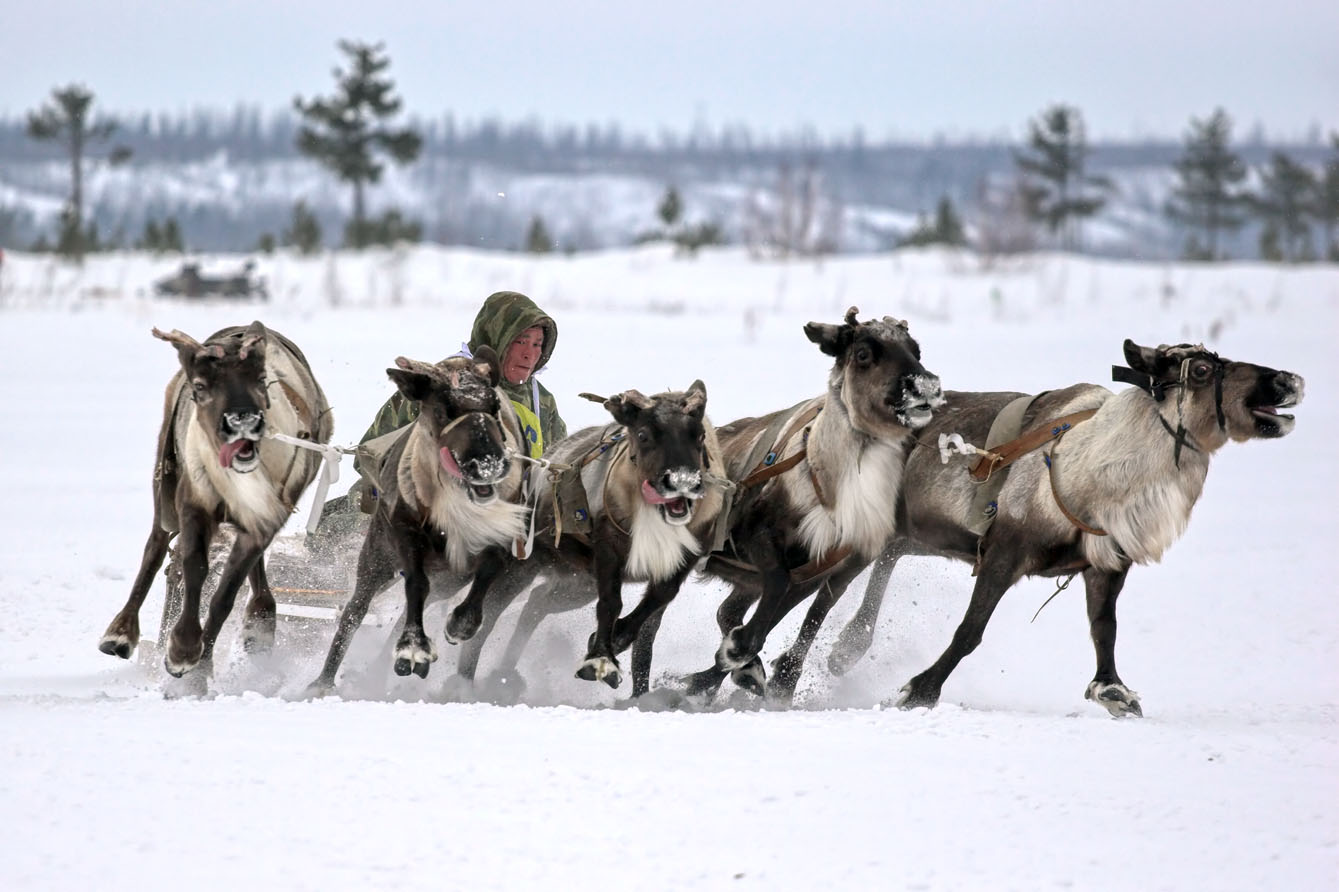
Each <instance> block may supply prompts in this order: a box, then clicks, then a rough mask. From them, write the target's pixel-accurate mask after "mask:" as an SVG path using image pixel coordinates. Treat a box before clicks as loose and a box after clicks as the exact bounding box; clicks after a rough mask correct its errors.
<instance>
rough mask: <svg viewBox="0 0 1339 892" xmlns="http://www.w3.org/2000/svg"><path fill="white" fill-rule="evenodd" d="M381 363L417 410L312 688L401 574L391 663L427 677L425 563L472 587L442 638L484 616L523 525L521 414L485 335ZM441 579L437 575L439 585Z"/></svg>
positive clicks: (457, 636) (432, 653)
mask: <svg viewBox="0 0 1339 892" xmlns="http://www.w3.org/2000/svg"><path fill="white" fill-rule="evenodd" d="M395 363H396V368H393V369H387V370H386V373H387V374H388V375H389V376H390V377H391V380H392V381H394V382H395V386H396V387H397V388H399V390H400V392H401V393H402V394H404V395H405V396H406V397H407V398H409V399H411V400H414V401H416V402H418V403H419V404H420V406H421V411H420V413H419V416H418V418H417V419H416V420H415V422H414V423H413V424H411V425H409V426H408V427H406V428H405V429H404V430H403V431H402V432H401V433H400V435H399V438H398V439H396V440H395V442H394V445H393V446H391V447H390V449H389V451H388V452H387V453H386V455H385V456H384V458H383V459H382V460H381V463H380V471H379V473H378V475H377V479H378V481H379V485H378V486H377V491H378V498H377V507H376V511H375V513H374V514H373V515H372V522H371V525H370V526H369V527H368V530H367V536H366V538H365V539H364V541H363V546H362V550H361V551H360V553H359V555H358V571H357V581H356V583H355V586H354V591H353V595H352V597H350V599H349V602H348V603H347V604H345V605H344V609H343V610H342V611H340V615H339V620H338V621H337V623H336V625H335V635H334V638H333V640H332V641H331V642H330V650H329V652H328V654H327V655H326V660H325V665H324V667H323V668H322V670H321V674H320V676H319V677H318V678H317V679H316V680H315V681H314V682H313V683H312V685H311V686H310V688H309V692H310V693H312V694H314V695H319V694H324V693H327V692H329V691H330V690H331V689H333V687H334V683H335V674H336V673H337V672H338V671H339V666H340V663H341V662H343V660H344V654H345V652H346V651H347V650H348V647H349V643H350V641H351V639H352V637H353V633H354V632H355V631H356V630H357V629H358V626H359V625H360V624H361V623H362V621H363V618H364V617H365V616H366V615H367V609H368V606H369V605H370V604H371V602H372V599H373V598H374V597H375V596H376V595H377V594H378V593H380V592H381V591H384V590H385V589H386V588H388V587H389V586H390V585H391V583H392V582H393V581H394V580H395V574H396V571H397V570H399V571H400V572H401V573H403V574H404V586H405V620H404V631H403V633H402V634H401V635H400V638H399V641H398V643H397V644H396V647H395V654H394V660H395V662H394V668H395V672H396V674H397V675H409V674H410V673H413V674H414V675H417V676H419V677H420V678H426V677H427V674H428V667H429V666H430V665H431V664H432V663H433V662H434V661H435V660H436V659H437V649H436V648H435V647H434V646H433V644H432V642H431V641H430V640H429V639H428V637H427V635H425V634H424V632H423V607H424V604H425V602H426V600H427V598H428V594H429V589H430V587H431V586H430V582H429V575H430V574H431V575H433V576H435V577H438V578H439V580H446V581H447V582H448V583H453V582H460V581H463V580H466V579H468V578H469V577H470V576H473V583H472V585H471V588H470V592H469V594H468V596H467V597H466V599H465V600H464V602H462V603H461V604H460V605H459V606H458V607H456V609H455V610H454V611H453V612H452V614H451V616H450V618H449V620H448V622H447V625H446V636H447V640H448V641H455V640H463V639H465V638H469V637H470V636H471V635H473V634H474V632H475V630H476V629H477V628H478V626H479V622H480V615H481V611H482V606H481V605H482V603H483V598H484V595H485V593H486V592H487V591H488V587H489V586H490V585H491V584H492V581H493V579H494V577H496V576H497V574H498V572H499V571H501V570H502V569H503V566H504V562H505V560H506V555H507V552H508V550H509V549H510V548H512V547H514V545H515V543H516V542H517V540H518V539H521V540H523V539H524V536H525V520H526V510H525V505H524V504H523V502H522V500H521V484H522V477H523V473H522V468H521V464H520V463H519V462H515V461H513V460H512V456H513V455H515V454H522V453H523V449H522V445H521V444H522V440H521V428H520V424H519V423H518V422H517V420H516V414H515V412H514V411H513V409H512V408H511V401H510V400H509V399H508V398H507V396H506V394H505V393H503V392H502V391H501V390H499V389H498V382H499V381H500V375H501V368H502V366H501V363H500V362H499V361H498V358H497V354H496V353H494V351H493V350H492V349H491V348H489V347H480V348H479V349H478V350H477V351H476V352H475V354H474V356H473V357H472V358H469V357H451V358H449V359H444V360H442V361H441V362H439V363H437V364H436V365H432V364H429V363H425V362H417V361H414V360H409V359H405V358H404V357H400V358H398V359H396V360H395ZM438 587H439V588H442V587H443V586H442V585H439V586H438Z"/></svg>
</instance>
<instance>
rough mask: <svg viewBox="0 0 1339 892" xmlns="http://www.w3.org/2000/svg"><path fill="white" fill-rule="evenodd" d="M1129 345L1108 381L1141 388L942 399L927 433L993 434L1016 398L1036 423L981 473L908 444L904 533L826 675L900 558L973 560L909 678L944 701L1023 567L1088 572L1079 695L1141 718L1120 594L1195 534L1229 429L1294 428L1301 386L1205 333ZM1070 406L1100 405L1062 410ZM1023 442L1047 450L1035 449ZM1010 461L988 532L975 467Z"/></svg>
mask: <svg viewBox="0 0 1339 892" xmlns="http://www.w3.org/2000/svg"><path fill="white" fill-rule="evenodd" d="M1124 352H1125V360H1126V362H1127V363H1128V364H1129V368H1128V369H1123V368H1119V367H1116V368H1114V369H1113V377H1114V378H1115V379H1116V380H1118V381H1124V382H1126V383H1133V384H1135V385H1137V386H1136V387H1134V388H1132V389H1129V390H1125V391H1122V392H1120V393H1116V394H1112V393H1111V391H1109V390H1107V389H1106V388H1104V387H1098V386H1096V385H1091V384H1080V385H1075V386H1073V387H1068V388H1065V389H1063V390H1056V391H1048V392H1046V393H1042V394H1040V395H1038V396H1037V397H1035V398H1029V397H1025V396H1024V395H1023V394H1017V393H954V392H951V391H950V392H949V393H948V394H947V395H946V396H947V408H946V411H945V412H944V413H942V414H941V415H940V416H939V417H938V418H937V419H936V420H935V422H934V423H933V424H932V425H930V426H929V427H928V428H927V429H926V431H925V432H924V435H925V436H926V438H927V439H928V438H929V437H933V436H935V435H936V434H949V433H958V434H960V435H961V436H962V437H964V438H966V439H967V440H969V441H971V442H977V443H985V442H986V441H987V437H988V432H989V431H990V430H991V428H992V423H993V421H994V419H995V418H996V417H997V416H998V415H999V414H1000V412H1001V410H1002V409H1004V408H1005V407H1006V406H1008V405H1010V404H1011V403H1015V400H1020V402H1018V403H1016V405H1019V406H1023V405H1026V406H1027V409H1026V412H1025V414H1024V416H1023V423H1022V425H1021V426H1020V427H1019V428H1017V429H1020V430H1029V429H1031V431H1032V432H1033V433H1032V434H1031V435H1029V434H1025V435H1024V436H1023V437H1020V438H1018V440H1014V441H1010V442H1009V443H1008V444H1007V445H1005V446H996V445H994V444H993V443H992V444H989V445H988V447H987V452H989V454H988V455H987V456H986V457H985V458H983V459H981V460H980V461H981V464H979V465H978V469H977V470H976V471H975V473H974V474H973V475H969V474H968V473H967V471H966V469H965V468H964V467H963V464H962V462H961V461H960V460H959V461H955V462H952V463H950V464H948V465H947V466H946V465H943V464H941V462H940V461H939V460H938V456H937V455H936V454H935V452H934V451H933V450H928V449H927V450H918V451H917V452H916V453H913V455H912V457H911V460H910V461H909V462H908V463H907V469H906V478H905V484H904V486H903V488H902V499H901V501H900V502H899V504H898V509H897V515H898V537H897V538H896V539H895V540H894V541H893V542H892V543H891V544H890V546H889V548H888V549H887V550H886V551H885V552H884V553H883V555H882V556H881V557H880V558H879V560H878V561H877V563H876V564H875V570H874V572H873V573H872V574H871V578H870V581H869V586H868V588H867V590H866V593H865V599H864V602H863V603H862V604H861V606H860V608H859V610H858V611H857V613H856V615H855V616H854V617H853V618H852V619H851V621H850V622H849V623H848V624H847V626H846V628H845V629H844V630H843V631H842V633H841V635H840V637H839V639H838V643H837V646H836V648H835V649H834V650H833V652H832V654H831V656H830V657H829V659H828V666H829V668H830V669H831V670H832V672H834V673H835V674H838V675H840V674H842V673H844V672H845V671H847V670H848V669H849V668H850V667H851V666H852V665H854V663H855V662H856V661H857V660H858V659H859V658H860V657H861V656H862V655H863V654H864V653H865V651H866V650H867V649H868V648H869V644H870V640H871V636H872V631H873V628H874V625H875V623H876V622H877V620H878V613H879V608H880V606H881V603H882V600H883V594H884V590H885V586H886V585H887V582H888V578H889V576H890V575H891V573H892V570H893V567H894V565H896V563H897V560H898V559H899V558H900V557H902V556H903V555H906V554H932V555H942V556H945V557H951V558H956V559H958V560H961V561H967V562H970V563H974V564H975V570H974V575H975V576H976V584H975V586H974V587H973V590H972V598H971V602H970V604H969V605H968V607H967V612H966V615H965V616H964V617H963V619H962V622H961V623H960V624H959V626H958V628H957V630H956V631H955V632H954V634H953V640H952V642H951V643H950V644H949V647H948V649H947V650H945V651H944V653H943V655H941V656H940V657H939V659H938V660H936V661H935V663H934V664H933V665H932V666H930V668H928V669H926V670H925V671H924V672H922V673H920V674H919V675H917V676H916V677H915V678H913V679H912V680H911V681H910V682H908V683H907V685H906V686H905V687H903V688H902V690H901V692H900V699H899V704H900V705H902V706H904V707H914V706H934V705H935V704H936V703H937V702H938V701H939V697H940V691H941V689H942V687H943V684H944V682H945V680H946V679H947V678H948V676H949V674H950V673H952V671H953V669H954V668H955V667H956V666H957V665H958V663H959V662H960V661H961V660H962V659H963V657H965V656H967V655H968V654H969V653H971V652H972V651H973V650H974V649H975V648H976V646H977V645H978V644H979V643H980V641H981V636H982V633H983V632H984V631H985V628H986V624H987V623H988V622H989V620H990V615H991V613H992V612H993V611H994V609H995V605H996V604H998V603H999V600H1000V598H1001V597H1003V596H1004V593H1005V592H1006V591H1008V590H1009V589H1010V588H1011V587H1013V585H1014V584H1015V583H1016V582H1018V580H1019V579H1021V578H1022V577H1024V576H1059V575H1072V574H1075V573H1081V574H1082V575H1083V581H1084V585H1085V587H1086V590H1087V606H1088V622H1089V627H1090V632H1091V636H1092V641H1093V647H1094V649H1095V651H1096V656H1097V671H1096V674H1095V675H1094V677H1093V680H1092V681H1091V682H1089V684H1088V687H1087V689H1086V691H1085V697H1086V698H1087V699H1089V700H1093V701H1095V702H1096V703H1097V704H1099V705H1100V706H1103V707H1105V708H1106V710H1107V711H1108V712H1110V713H1111V714H1112V715H1113V716H1118V717H1119V716H1127V715H1134V716H1142V715H1143V709H1142V706H1141V704H1140V700H1139V695H1138V694H1137V693H1136V692H1134V691H1132V690H1131V689H1130V688H1128V687H1127V686H1126V685H1125V683H1124V682H1122V681H1121V678H1120V676H1119V675H1118V674H1117V672H1116V658H1115V649H1116V598H1117V596H1118V595H1119V594H1120V592H1121V589H1122V588H1123V587H1124V585H1125V577H1126V574H1127V573H1128V572H1129V570H1130V567H1131V565H1133V564H1150V563H1156V562H1157V561H1158V560H1160V559H1161V557H1162V554H1163V552H1164V551H1166V549H1167V548H1168V547H1169V546H1170V545H1171V544H1172V543H1173V542H1174V541H1176V539H1177V538H1179V537H1180V535H1181V534H1182V532H1184V531H1185V528H1186V524H1187V523H1188V522H1189V520H1190V511H1191V509H1192V508H1193V507H1194V505H1195V502H1196V501H1197V500H1198V499H1199V497H1200V493H1201V492H1202V490H1203V487H1204V480H1205V476H1206V474H1207V473H1208V470H1209V458H1210V456H1212V455H1213V454H1214V453H1215V452H1217V451H1218V450H1219V449H1220V448H1222V446H1223V445H1225V444H1226V443H1227V442H1228V440H1236V441H1238V442H1244V441H1246V440H1252V439H1274V438H1278V437H1282V436H1286V435H1287V434H1288V433H1290V432H1291V431H1292V429H1293V425H1294V419H1293V416H1291V415H1286V414H1283V413H1280V412H1279V411H1278V410H1279V409H1283V408H1287V407H1290V406H1294V405H1296V404H1298V403H1299V402H1301V400H1302V394H1303V386H1304V382H1303V380H1302V378H1301V377H1299V376H1298V375H1295V374H1293V373H1291V372H1280V371H1275V370H1274V369H1271V368H1266V367H1264V366H1258V365H1252V364H1250V363H1245V362H1234V361H1231V360H1226V359H1222V358H1220V357H1218V356H1217V355H1216V354H1214V353H1211V352H1209V351H1208V350H1207V349H1205V348H1204V347H1203V346H1202V345H1190V344H1181V345H1178V346H1175V347H1169V346H1166V345H1163V346H1160V347H1158V348H1156V349H1151V348H1148V347H1141V346H1139V345H1137V344H1135V343H1134V342H1133V341H1130V340H1127V341H1125V346H1124ZM1029 400H1030V403H1029ZM1076 412H1091V413H1092V414H1091V417H1090V418H1087V420H1081V421H1072V420H1066V419H1067V418H1068V417H1069V416H1070V415H1071V413H1076ZM1029 445H1032V446H1033V447H1045V448H1037V451H1031V452H1028V451H1026V450H1027V447H1028V446H1029ZM1011 447H1012V448H1011ZM990 450H998V451H995V452H991V451H990ZM1006 453H1013V454H1014V455H1018V456H1021V457H1017V458H1016V459H1015V462H1014V464H1013V466H1012V468H1005V467H1004V466H1003V464H1004V462H1003V461H1001V460H997V457H998V458H1005V456H1006ZM1006 460H1007V459H1006ZM1006 470H1007V471H1008V476H1007V478H1005V480H1004V482H1003V486H1002V487H1001V488H1000V489H999V491H998V494H997V496H995V498H994V499H993V501H994V506H993V511H994V519H993V522H990V524H989V527H988V528H987V529H986V531H985V534H984V535H983V536H978V533H979V531H980V527H981V526H983V525H984V523H983V522H982V517H981V516H980V509H981V507H983V506H982V504H981V499H980V497H979V496H978V495H977V487H978V486H979V485H980V484H979V483H977V482H974V477H977V478H980V477H984V476H987V475H990V474H1002V473H1004V472H1005V471H1006ZM974 504H975V505H976V509H975V510H974V509H973V505H974ZM987 510H991V509H989V508H988V509H987ZM811 620H812V621H814V622H815V623H816V624H820V625H821V623H822V616H814V617H810V618H809V619H807V620H806V627H807V626H808V625H809V623H810V621H811ZM816 627H817V626H815V628H816Z"/></svg>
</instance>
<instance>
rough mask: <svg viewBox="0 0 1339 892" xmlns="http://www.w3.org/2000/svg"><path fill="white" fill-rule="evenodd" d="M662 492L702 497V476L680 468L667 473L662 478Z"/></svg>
mask: <svg viewBox="0 0 1339 892" xmlns="http://www.w3.org/2000/svg"><path fill="white" fill-rule="evenodd" d="M660 491H661V492H666V493H670V492H677V493H680V494H681V495H700V494H701V493H702V475H701V474H700V473H698V472H697V471H690V470H688V469H686V468H679V469H677V470H673V471H666V472H665V473H664V474H662V475H661V477H660Z"/></svg>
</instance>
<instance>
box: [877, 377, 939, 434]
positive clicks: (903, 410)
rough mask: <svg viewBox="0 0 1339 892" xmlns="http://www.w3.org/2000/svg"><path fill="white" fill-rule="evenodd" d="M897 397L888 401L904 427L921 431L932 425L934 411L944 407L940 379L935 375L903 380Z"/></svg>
mask: <svg viewBox="0 0 1339 892" xmlns="http://www.w3.org/2000/svg"><path fill="white" fill-rule="evenodd" d="M900 391H901V392H900V393H899V394H897V396H895V397H892V398H890V399H889V400H888V404H889V408H891V409H892V410H893V411H894V412H895V413H896V414H897V421H898V423H899V424H901V425H902V426H903V427H907V428H910V429H911V430H919V429H920V428H923V427H925V426H926V425H927V424H929V423H930V420H931V419H932V418H933V417H934V410H935V409H938V408H939V407H940V406H942V405H944V394H943V392H942V391H941V390H940V386H939V379H938V378H937V377H935V376H934V375H913V376H910V377H909V378H905V379H903V385H902V387H901V388H900Z"/></svg>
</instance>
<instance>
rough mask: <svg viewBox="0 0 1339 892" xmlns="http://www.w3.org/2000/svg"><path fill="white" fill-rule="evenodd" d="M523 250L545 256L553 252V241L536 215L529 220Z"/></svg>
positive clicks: (546, 228) (541, 219)
mask: <svg viewBox="0 0 1339 892" xmlns="http://www.w3.org/2000/svg"><path fill="white" fill-rule="evenodd" d="M525 249H526V250H527V251H529V252H530V253H531V254H547V253H549V252H550V251H552V250H553V239H552V238H551V237H550V236H549V230H548V227H546V226H545V225H544V220H543V218H541V217H539V216H538V215H536V216H534V217H532V218H531V219H530V228H529V229H527V230H526V233H525Z"/></svg>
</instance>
